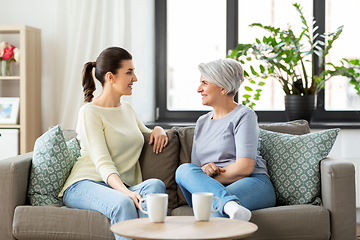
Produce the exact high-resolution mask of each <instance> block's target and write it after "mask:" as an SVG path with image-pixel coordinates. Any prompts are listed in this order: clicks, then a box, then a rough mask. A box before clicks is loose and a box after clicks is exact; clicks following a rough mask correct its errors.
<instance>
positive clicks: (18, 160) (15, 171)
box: [0, 152, 32, 239]
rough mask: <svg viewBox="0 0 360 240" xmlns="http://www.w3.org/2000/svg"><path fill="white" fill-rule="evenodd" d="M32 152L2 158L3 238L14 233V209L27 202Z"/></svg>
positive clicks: (0, 208) (0, 227)
mask: <svg viewBox="0 0 360 240" xmlns="http://www.w3.org/2000/svg"><path fill="white" fill-rule="evenodd" d="M31 159H32V152H31V153H26V154H22V155H19V156H16V157H12V158H7V159H4V160H0V203H1V204H0V216H1V218H0V233H1V239H15V238H14V237H13V234H12V223H13V217H14V210H15V208H16V206H18V205H24V204H25V203H26V194H27V187H28V180H29V174H30V167H31Z"/></svg>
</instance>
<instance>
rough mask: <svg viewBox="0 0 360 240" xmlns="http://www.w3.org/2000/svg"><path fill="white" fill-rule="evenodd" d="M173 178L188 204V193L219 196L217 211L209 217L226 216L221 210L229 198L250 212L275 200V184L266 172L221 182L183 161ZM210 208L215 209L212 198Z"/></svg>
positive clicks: (199, 168) (189, 194)
mask: <svg viewBox="0 0 360 240" xmlns="http://www.w3.org/2000/svg"><path fill="white" fill-rule="evenodd" d="M175 179H176V182H177V184H178V185H179V187H180V189H181V191H182V192H183V194H184V196H185V199H186V201H187V203H188V205H189V206H190V207H192V198H191V194H192V193H195V192H211V193H213V194H214V196H215V197H218V198H220V201H221V207H220V210H219V212H216V213H213V214H212V215H211V216H212V217H228V215H227V214H225V213H224V205H225V204H226V203H227V202H228V201H236V202H239V203H240V204H241V205H242V206H243V207H245V208H247V209H249V210H250V211H252V210H256V209H261V208H266V207H273V206H275V202H276V197H275V191H274V187H273V185H272V183H271V181H270V178H269V177H268V176H267V175H266V174H251V175H250V176H249V177H246V178H242V179H240V180H238V181H236V182H233V183H231V184H228V185H223V184H221V183H220V182H218V181H217V180H215V179H214V178H212V177H209V176H208V175H206V173H204V172H203V170H202V169H201V167H199V166H197V165H195V164H192V163H184V164H182V165H180V166H179V167H178V169H177V170H176V174H175ZM213 208H214V209H216V208H218V201H214V204H213Z"/></svg>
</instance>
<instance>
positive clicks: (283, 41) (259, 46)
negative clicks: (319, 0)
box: [227, 3, 360, 104]
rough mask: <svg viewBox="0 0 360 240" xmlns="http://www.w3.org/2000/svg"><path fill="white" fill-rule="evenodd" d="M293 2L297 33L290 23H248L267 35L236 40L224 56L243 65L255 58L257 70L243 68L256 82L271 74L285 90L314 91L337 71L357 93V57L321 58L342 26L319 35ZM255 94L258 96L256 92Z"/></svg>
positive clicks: (359, 63)
mask: <svg viewBox="0 0 360 240" xmlns="http://www.w3.org/2000/svg"><path fill="white" fill-rule="evenodd" d="M293 6H294V7H295V8H296V10H297V11H298V13H299V14H300V19H301V22H302V31H301V33H300V35H299V36H296V35H295V34H294V32H293V31H292V30H291V27H290V26H289V27H288V28H287V29H280V28H275V27H273V26H263V25H262V24H260V23H253V24H251V25H250V27H260V28H262V29H264V30H266V31H267V32H268V33H270V35H268V36H264V37H263V38H262V39H256V40H255V43H253V44H241V43H240V44H238V46H237V47H236V48H234V49H231V50H229V53H228V55H227V57H228V58H233V59H236V60H238V61H239V62H240V63H242V64H243V65H246V64H248V63H250V62H251V61H253V60H259V62H260V64H259V70H258V71H256V70H255V68H254V66H253V65H250V74H249V73H248V72H247V71H244V75H245V77H247V78H248V79H250V81H253V82H256V81H255V79H259V78H260V79H266V78H269V77H273V78H275V79H277V80H278V81H279V82H280V84H281V86H282V89H283V90H284V92H285V94H298V95H306V94H317V93H318V92H319V91H320V90H321V89H322V88H324V86H325V82H326V81H328V80H329V79H330V78H331V77H333V76H337V75H341V76H345V77H348V78H350V83H351V84H354V87H355V89H356V90H357V91H358V92H357V93H358V94H359V96H360V61H359V60H358V59H354V60H348V59H345V58H343V59H342V61H340V62H341V64H342V65H341V66H335V65H334V64H333V63H326V62H325V57H326V56H327V55H328V54H329V51H330V49H331V48H332V47H333V43H334V41H335V40H336V39H338V38H339V36H340V34H341V33H342V31H343V26H340V27H338V28H337V29H336V31H334V32H331V33H324V34H321V35H319V33H317V30H318V26H316V21H315V20H314V21H313V28H311V27H310V25H309V24H308V22H307V21H306V19H305V17H304V15H303V9H302V7H301V6H300V4H297V3H295V4H293ZM314 54H316V55H317V56H318V57H319V68H318V71H315V70H314V67H313V61H314ZM306 66H308V68H306ZM325 66H329V67H328V68H327V69H325ZM261 83H262V84H259V86H262V85H264V82H261ZM251 90H252V89H251ZM257 93H258V94H260V91H259V92H258V89H256V90H255V95H256V94H257ZM255 95H254V96H255ZM246 96H249V94H247V95H246ZM257 96H258V97H260V95H257ZM258 97H257V98H256V99H255V98H254V100H257V99H258ZM249 98H250V97H249ZM249 98H245V99H246V100H245V102H247V104H249V103H250V104H251V103H252V101H251V100H250V99H249Z"/></svg>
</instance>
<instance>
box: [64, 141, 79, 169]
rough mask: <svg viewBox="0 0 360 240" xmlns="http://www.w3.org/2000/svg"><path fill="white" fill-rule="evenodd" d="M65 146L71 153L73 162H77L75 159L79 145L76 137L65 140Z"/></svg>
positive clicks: (77, 156) (77, 155)
mask: <svg viewBox="0 0 360 240" xmlns="http://www.w3.org/2000/svg"><path fill="white" fill-rule="evenodd" d="M66 145H67V147H68V148H69V150H70V153H71V155H72V159H73V164H75V163H76V162H77V159H78V158H79V157H80V155H81V154H80V145H79V142H78V140H77V139H76V138H73V139H70V140H69V141H67V142H66Z"/></svg>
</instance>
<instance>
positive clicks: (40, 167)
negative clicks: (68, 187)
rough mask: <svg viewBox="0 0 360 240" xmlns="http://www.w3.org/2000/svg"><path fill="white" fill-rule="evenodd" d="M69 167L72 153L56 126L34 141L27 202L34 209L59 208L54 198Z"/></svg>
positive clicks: (59, 202) (63, 181)
mask: <svg viewBox="0 0 360 240" xmlns="http://www.w3.org/2000/svg"><path fill="white" fill-rule="evenodd" d="M70 141H71V140H70ZM72 167H73V156H72V153H71V151H70V150H69V148H68V146H67V143H66V141H65V138H64V135H63V132H62V129H61V127H60V125H57V126H55V127H53V128H51V129H50V130H48V131H47V132H46V133H44V134H43V135H42V136H40V137H39V138H38V139H37V140H36V142H35V146H34V153H33V159H32V166H31V172H30V185H29V189H28V197H29V200H30V203H31V204H32V205H36V206H42V205H49V204H59V205H63V203H62V201H61V200H60V199H59V198H58V197H57V196H58V194H59V192H60V190H61V188H62V187H63V185H64V183H65V181H66V179H67V177H68V176H69V174H70V171H71V169H72Z"/></svg>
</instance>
